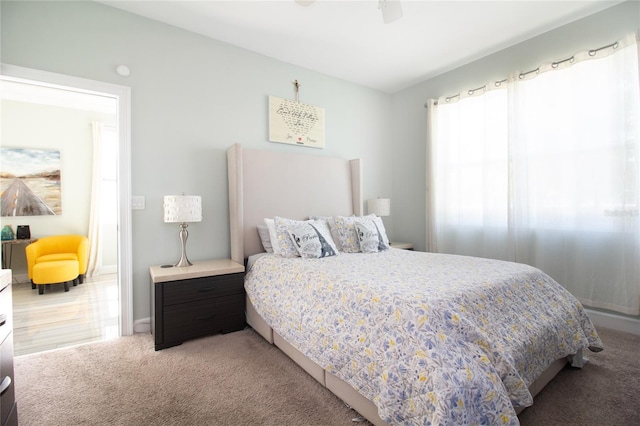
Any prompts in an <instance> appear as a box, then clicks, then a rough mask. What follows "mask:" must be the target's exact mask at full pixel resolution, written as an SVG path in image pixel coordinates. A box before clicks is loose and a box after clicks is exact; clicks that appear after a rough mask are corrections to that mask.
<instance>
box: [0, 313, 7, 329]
mask: <svg viewBox="0 0 640 426" xmlns="http://www.w3.org/2000/svg"><path fill="white" fill-rule="evenodd" d="M6 322H7V314H0V327H2V326H3V325H5V323H6Z"/></svg>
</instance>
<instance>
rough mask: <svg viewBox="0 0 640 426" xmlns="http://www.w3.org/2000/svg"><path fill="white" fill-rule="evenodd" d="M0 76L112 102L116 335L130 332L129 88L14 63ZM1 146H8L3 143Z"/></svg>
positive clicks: (131, 317)
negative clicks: (113, 108)
mask: <svg viewBox="0 0 640 426" xmlns="http://www.w3.org/2000/svg"><path fill="white" fill-rule="evenodd" d="M1 67H2V69H1V71H2V73H1V75H0V79H2V80H3V81H7V82H19V83H22V84H26V85H28V86H29V87H31V88H32V89H34V90H36V91H38V90H37V89H42V91H43V92H44V91H45V90H46V89H57V90H64V91H66V92H68V93H69V94H71V95H72V96H70V98H74V97H75V98H76V99H77V102H79V103H80V102H82V101H81V99H82V100H84V101H86V100H88V99H94V100H95V99H99V98H103V99H106V98H108V99H111V100H112V101H113V102H114V103H115V105H116V109H115V113H116V117H117V118H116V120H115V127H114V130H116V131H117V134H116V138H117V154H116V161H117V168H116V170H117V171H116V173H115V182H114V185H115V190H116V191H117V200H115V201H116V202H113V203H112V205H116V206H117V211H116V212H115V216H116V218H115V219H116V223H115V224H114V226H113V229H114V233H115V235H114V236H113V239H114V241H115V245H116V247H117V250H116V260H115V265H114V266H115V267H114V268H113V269H115V270H114V271H113V276H114V278H115V280H114V281H115V283H116V287H115V289H114V291H116V292H117V299H118V306H117V309H118V326H117V333H118V335H131V334H133V310H132V280H131V231H130V228H131V210H130V207H131V206H130V193H131V191H130V124H129V123H130V89H129V88H128V87H124V86H117V85H112V84H109V83H104V82H98V81H93V80H86V79H81V78H77V77H72V76H66V75H61V74H55V73H49V72H45V71H39V70H33V69H28V68H23V67H17V66H13V65H4V64H3V65H2V66H1ZM2 145H8V144H7V143H6V142H3V143H2Z"/></svg>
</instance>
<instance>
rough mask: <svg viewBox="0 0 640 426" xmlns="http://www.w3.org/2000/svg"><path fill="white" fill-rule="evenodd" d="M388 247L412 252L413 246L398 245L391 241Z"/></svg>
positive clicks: (406, 244)
mask: <svg viewBox="0 0 640 426" xmlns="http://www.w3.org/2000/svg"><path fill="white" fill-rule="evenodd" d="M389 245H390V246H391V247H393V248H397V249H402V250H413V244H411V243H399V242H395V241H392V242H390V243H389Z"/></svg>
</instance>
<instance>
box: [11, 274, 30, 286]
mask: <svg viewBox="0 0 640 426" xmlns="http://www.w3.org/2000/svg"><path fill="white" fill-rule="evenodd" d="M11 278H12V279H13V284H20V283H28V282H30V280H29V274H26V273H25V274H12V275H11Z"/></svg>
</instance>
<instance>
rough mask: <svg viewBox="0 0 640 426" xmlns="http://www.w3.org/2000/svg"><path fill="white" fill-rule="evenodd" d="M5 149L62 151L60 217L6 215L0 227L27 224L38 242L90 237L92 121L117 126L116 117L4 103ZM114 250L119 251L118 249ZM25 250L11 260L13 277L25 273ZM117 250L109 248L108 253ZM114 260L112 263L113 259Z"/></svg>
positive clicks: (1, 130) (2, 135)
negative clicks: (71, 236)
mask: <svg viewBox="0 0 640 426" xmlns="http://www.w3.org/2000/svg"><path fill="white" fill-rule="evenodd" d="M0 108H1V110H2V126H1V128H0V141H1V143H2V146H3V147H14V148H38V149H53V150H58V151H60V188H61V197H62V213H61V214H60V215H55V216H18V217H2V218H1V224H2V226H4V225H12V227H13V229H14V230H15V229H17V225H29V228H30V231H31V235H32V237H34V238H38V237H44V236H48V235H55V234H82V235H87V233H88V227H89V210H90V195H91V174H92V152H93V149H92V143H93V142H92V130H91V122H92V121H101V122H103V123H106V124H115V116H114V115H113V114H105V113H99V112H92V111H85V110H78V109H72V108H65V107H57V106H50V105H40V104H33V103H26V102H17V101H9V100H2V101H1V104H0ZM111 247H113V248H115V247H116V246H115V245H112V246H111ZM23 249H24V246H16V247H14V248H13V249H12V250H16V253H15V256H12V265H11V268H12V269H13V275H14V276H16V277H21V276H22V275H24V274H26V265H25V258H24V255H21V254H20V253H19V251H20V250H23ZM112 251H114V250H109V249H108V250H106V252H107V253H110V252H112ZM112 260H113V259H112Z"/></svg>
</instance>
